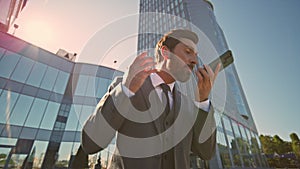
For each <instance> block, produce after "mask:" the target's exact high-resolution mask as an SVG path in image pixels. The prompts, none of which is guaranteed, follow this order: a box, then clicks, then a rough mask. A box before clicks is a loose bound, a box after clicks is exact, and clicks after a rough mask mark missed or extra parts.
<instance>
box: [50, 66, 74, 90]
mask: <svg viewBox="0 0 300 169" xmlns="http://www.w3.org/2000/svg"><path fill="white" fill-rule="evenodd" d="M69 75H70V74H68V73H66V72H63V71H59V73H58V77H57V80H56V83H55V85H54V89H53V91H54V92H56V93H60V94H64V93H65V89H66V86H67V83H68V80H69Z"/></svg>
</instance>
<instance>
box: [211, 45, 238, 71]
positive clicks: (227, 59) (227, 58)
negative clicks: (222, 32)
mask: <svg viewBox="0 0 300 169" xmlns="http://www.w3.org/2000/svg"><path fill="white" fill-rule="evenodd" d="M219 63H221V69H220V71H222V70H223V69H225V68H226V67H227V66H229V65H230V64H231V63H233V57H232V52H231V50H227V51H226V52H225V53H223V54H222V55H221V56H220V57H218V58H217V59H215V60H213V61H212V62H210V64H209V66H210V67H211V69H212V70H215V69H216V67H217V65H218V64H219Z"/></svg>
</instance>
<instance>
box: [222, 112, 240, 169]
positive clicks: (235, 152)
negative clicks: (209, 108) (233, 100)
mask: <svg viewBox="0 0 300 169" xmlns="http://www.w3.org/2000/svg"><path fill="white" fill-rule="evenodd" d="M223 122H224V128H225V131H226V135H227V139H228V143H229V148H230V151H231V154H232V158H233V162H234V164H235V165H236V166H240V167H241V166H242V163H241V159H240V155H239V151H238V146H237V144H236V139H235V138H234V137H233V132H232V127H231V124H230V119H229V118H228V117H227V116H223Z"/></svg>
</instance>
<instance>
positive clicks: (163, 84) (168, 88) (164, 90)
mask: <svg viewBox="0 0 300 169" xmlns="http://www.w3.org/2000/svg"><path fill="white" fill-rule="evenodd" d="M160 87H161V88H162V90H163V92H165V93H168V91H171V89H170V86H169V85H167V84H165V83H162V84H160Z"/></svg>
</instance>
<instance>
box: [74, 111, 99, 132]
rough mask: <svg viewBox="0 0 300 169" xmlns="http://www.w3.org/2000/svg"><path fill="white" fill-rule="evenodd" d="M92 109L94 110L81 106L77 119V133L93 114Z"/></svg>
mask: <svg viewBox="0 0 300 169" xmlns="http://www.w3.org/2000/svg"><path fill="white" fill-rule="evenodd" d="M94 109H95V107H92V106H82V111H81V113H80V117H79V126H78V129H77V130H78V131H81V129H82V126H83V124H84V122H85V121H86V120H87V118H88V117H89V116H90V115H91V114H92V113H93V111H94Z"/></svg>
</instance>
